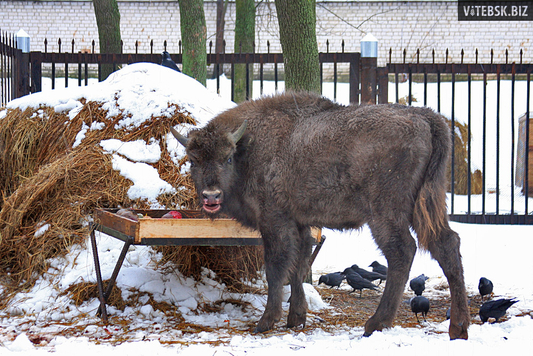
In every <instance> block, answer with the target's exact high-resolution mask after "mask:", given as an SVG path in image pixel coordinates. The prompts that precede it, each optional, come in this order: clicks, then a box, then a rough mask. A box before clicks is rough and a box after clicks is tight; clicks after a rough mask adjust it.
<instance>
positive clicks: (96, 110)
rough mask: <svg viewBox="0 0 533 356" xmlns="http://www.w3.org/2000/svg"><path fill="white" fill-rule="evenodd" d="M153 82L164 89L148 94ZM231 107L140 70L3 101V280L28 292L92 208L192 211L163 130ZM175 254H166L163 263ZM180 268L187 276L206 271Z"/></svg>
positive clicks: (177, 80)
mask: <svg viewBox="0 0 533 356" xmlns="http://www.w3.org/2000/svg"><path fill="white" fill-rule="evenodd" d="M154 76H155V77H159V79H160V81H161V82H164V83H167V84H163V85H161V84H160V83H158V85H157V86H154V87H152V86H151V85H150V83H151V82H152V81H153V80H154ZM232 105H233V104H232V103H231V102H229V103H228V102H224V101H222V99H220V98H218V97H216V96H214V95H213V94H210V93H208V92H207V90H206V89H205V88H204V87H203V86H201V85H200V84H199V83H197V82H196V81H194V80H193V79H191V78H189V77H187V76H185V75H183V74H181V73H177V72H174V71H171V70H169V69H167V68H165V67H162V66H158V65H154V64H146V63H142V64H136V65H131V66H128V67H126V68H125V69H123V70H121V71H119V72H116V73H115V74H114V75H112V76H111V77H110V78H109V79H108V80H106V81H105V82H103V83H99V84H95V85H92V86H89V87H80V88H77V90H73V89H68V91H67V90H54V91H52V92H47V93H39V94H33V95H29V96H26V97H23V98H20V99H17V100H14V101H12V102H10V103H9V104H8V107H7V108H3V109H1V110H0V122H1V125H0V172H3V174H2V175H1V176H0V190H1V192H2V195H3V201H2V202H1V203H0V204H1V211H0V234H1V236H0V278H2V279H8V280H9V282H10V285H11V286H12V291H15V290H18V289H19V288H21V287H28V286H30V285H31V284H32V283H33V282H34V281H35V279H36V278H38V276H39V275H41V274H42V273H43V272H45V271H47V270H48V267H49V266H48V265H47V260H49V259H50V258H53V257H55V256H57V255H59V254H62V253H64V252H65V251H66V250H67V249H68V247H69V246H72V245H73V244H76V243H81V242H82V241H84V239H86V238H87V236H88V234H89V224H88V223H89V220H90V216H91V212H92V211H93V210H94V209H95V208H97V207H132V208H139V209H155V208H158V209H164V208H167V209H179V208H189V209H190V208H194V207H195V192H194V188H193V185H192V182H191V181H190V178H189V175H188V171H187V169H186V168H187V167H186V160H185V157H184V152H183V150H182V149H181V148H180V147H178V146H179V145H177V143H176V141H175V139H174V138H173V137H172V136H171V135H169V134H168V132H169V128H170V127H171V126H172V127H175V128H176V129H178V130H181V131H183V129H184V126H186V125H196V124H197V123H198V122H202V121H206V120H208V119H210V118H211V117H212V116H213V115H214V114H216V113H217V112H218V111H220V110H223V109H225V108H227V107H230V106H232ZM190 249H191V248H189V253H191V254H193V255H194V256H197V255H205V252H202V251H201V250H200V251H194V250H193V251H191V250H190ZM247 251H251V250H250V249H247ZM178 255H182V254H179V253H175V249H169V253H168V256H169V257H168V259H169V260H172V259H173V257H172V256H178ZM230 255H231V254H230ZM226 256H228V254H227V253H218V254H215V255H213V256H211V257H210V259H213V258H215V259H216V258H218V259H224V258H225V257H226ZM252 259H255V257H253V258H252ZM202 261H203V262H205V259H200V258H189V262H190V263H202ZM185 262H186V261H184V260H183V258H181V259H180V260H179V261H178V265H179V266H180V267H181V268H182V269H184V270H185V271H200V269H201V267H204V266H205V265H204V266H190V265H186V264H185ZM211 264H212V263H211ZM254 266H255V265H254ZM205 267H207V266H205ZM256 271H257V270H256ZM256 271H254V274H255V272H256ZM228 273H231V271H229V272H228ZM198 274H199V272H198ZM240 277H242V276H240V275H239V277H238V278H240ZM6 292H11V291H4V293H6Z"/></svg>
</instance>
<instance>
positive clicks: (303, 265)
mask: <svg viewBox="0 0 533 356" xmlns="http://www.w3.org/2000/svg"><path fill="white" fill-rule="evenodd" d="M298 234H299V235H298V246H297V256H296V259H295V266H294V269H293V270H292V273H291V276H290V283H291V305H290V308H289V316H288V317H287V327H288V328H293V327H296V326H300V325H301V326H305V322H306V319H307V301H306V300H305V292H304V289H303V285H302V283H303V280H304V279H305V276H306V275H307V273H308V272H309V259H310V257H311V248H312V244H313V237H312V235H311V229H310V228H309V227H301V228H299V229H298Z"/></svg>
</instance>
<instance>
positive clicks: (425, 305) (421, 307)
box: [411, 295, 429, 323]
mask: <svg viewBox="0 0 533 356" xmlns="http://www.w3.org/2000/svg"><path fill="white" fill-rule="evenodd" d="M411 311H412V312H413V313H415V316H416V321H417V322H419V323H420V320H418V313H422V317H423V318H424V321H426V315H427V314H428V311H429V299H427V298H426V297H422V296H421V295H417V296H416V297H414V298H412V299H411Z"/></svg>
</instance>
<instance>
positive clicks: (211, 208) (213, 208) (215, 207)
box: [204, 203, 220, 214]
mask: <svg viewBox="0 0 533 356" xmlns="http://www.w3.org/2000/svg"><path fill="white" fill-rule="evenodd" d="M204 210H205V211H206V212H207V213H209V214H214V213H216V212H218V211H219V210H220V204H207V203H205V204H204Z"/></svg>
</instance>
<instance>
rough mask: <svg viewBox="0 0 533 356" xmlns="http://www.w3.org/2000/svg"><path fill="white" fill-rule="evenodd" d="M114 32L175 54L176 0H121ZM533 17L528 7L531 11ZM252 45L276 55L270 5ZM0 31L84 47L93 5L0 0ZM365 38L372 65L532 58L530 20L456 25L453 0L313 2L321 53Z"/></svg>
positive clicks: (82, 0) (36, 44) (209, 5)
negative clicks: (375, 44) (375, 54)
mask: <svg viewBox="0 0 533 356" xmlns="http://www.w3.org/2000/svg"><path fill="white" fill-rule="evenodd" d="M119 9H120V14H121V31H122V39H123V41H124V46H125V48H124V51H125V52H133V51H134V49H135V41H136V40H137V41H139V42H140V47H139V52H141V53H146V52H149V50H150V49H149V43H150V40H154V52H155V53H159V52H161V51H162V50H163V41H164V40H167V41H168V48H167V49H168V51H169V52H171V53H176V52H178V41H179V39H180V37H181V36H180V20H179V6H178V2H177V1H169V0H166V1H165V0H161V1H158V0H151V1H139V0H137V1H121V0H119ZM532 11H533V9H532ZM205 14H206V20H207V27H208V41H209V40H213V41H214V32H215V20H216V4H215V3H214V2H209V1H208V2H206V3H205ZM257 15H258V17H257V20H256V24H257V35H256V43H257V45H258V49H257V51H258V52H266V43H267V40H269V41H270V45H271V47H270V51H271V52H279V51H281V46H280V44H279V36H278V28H277V20H276V15H275V6H274V3H273V2H272V1H266V2H261V3H260V5H259V7H258V11H257ZM0 18H1V22H0V26H1V27H0V29H1V30H2V32H3V33H5V32H8V33H12V34H13V33H16V32H17V31H18V30H19V29H21V28H23V29H24V30H25V31H26V32H27V33H28V34H29V35H30V36H31V38H32V41H31V49H32V50H41V51H44V39H45V38H46V39H48V51H57V50H58V45H57V39H58V38H61V40H62V42H63V44H62V51H65V50H67V51H70V50H71V41H72V39H74V40H75V42H76V45H75V51H79V50H84V49H90V48H91V42H92V40H95V41H96V43H97V46H96V48H97V51H98V30H97V27H96V20H95V18H94V10H93V5H92V2H90V1H86V0H78V1H22V0H18V1H6V0H0ZM234 25H235V20H234V3H232V2H230V4H229V8H228V13H227V15H226V36H225V37H226V42H227V51H228V52H232V51H233V28H234ZM365 33H372V34H373V35H374V36H375V37H376V38H377V39H378V40H379V63H380V64H381V65H383V64H384V63H385V61H386V60H388V57H389V49H391V48H392V50H393V60H394V61H398V60H400V59H401V58H402V55H401V53H402V51H403V49H404V48H406V49H407V53H408V54H407V58H408V60H411V59H413V58H415V56H416V49H417V48H420V50H421V56H420V58H421V60H423V61H430V60H431V51H432V50H433V49H435V50H436V60H437V61H442V60H444V57H445V51H446V49H448V50H449V53H450V55H449V61H454V62H459V61H460V53H461V49H464V50H465V62H469V61H473V60H474V58H475V49H476V48H477V49H478V50H479V61H480V62H488V61H489V60H490V50H491V49H494V52H495V61H497V62H501V61H504V60H505V50H506V49H508V50H509V58H510V61H518V60H519V52H520V49H522V50H523V52H524V54H523V58H524V62H531V59H532V56H533V55H532V36H533V22H531V21H521V22H503V21H498V22H458V21H457V2H456V1H405V2H404V1H383V2H380V1H368V2H365V1H339V2H320V1H317V40H318V45H319V50H320V51H326V40H329V50H330V52H336V51H341V41H342V40H344V41H345V51H347V52H352V51H359V49H360V41H361V39H362V38H363V36H364V35H365Z"/></svg>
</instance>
